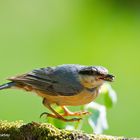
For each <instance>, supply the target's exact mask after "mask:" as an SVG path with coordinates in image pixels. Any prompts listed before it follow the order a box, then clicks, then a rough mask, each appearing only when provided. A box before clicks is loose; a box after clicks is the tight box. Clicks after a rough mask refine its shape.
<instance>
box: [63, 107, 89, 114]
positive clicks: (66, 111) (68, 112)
mask: <svg viewBox="0 0 140 140" xmlns="http://www.w3.org/2000/svg"><path fill="white" fill-rule="evenodd" d="M61 108H62V109H63V111H64V114H62V116H82V115H88V114H90V112H88V111H79V112H71V111H70V110H68V108H67V107H66V106H61Z"/></svg>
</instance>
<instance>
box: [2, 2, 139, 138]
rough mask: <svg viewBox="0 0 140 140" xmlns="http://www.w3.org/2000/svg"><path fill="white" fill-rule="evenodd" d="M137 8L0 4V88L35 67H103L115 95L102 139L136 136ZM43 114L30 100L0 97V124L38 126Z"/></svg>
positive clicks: (19, 94)
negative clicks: (110, 75) (15, 122)
mask: <svg viewBox="0 0 140 140" xmlns="http://www.w3.org/2000/svg"><path fill="white" fill-rule="evenodd" d="M139 7H140V4H139V1H136V0H134V1H129V0H124V1H121V0H118V1H117V0H112V1H111V0H106V1H105V0H59V1H57V0H12V1H11V0H1V1H0V83H4V82H6V80H5V79H6V78H8V77H10V76H13V75H17V74H21V73H24V72H28V71H30V70H32V69H34V68H39V67H46V66H54V65H59V64H65V63H79V64H85V65H102V66H105V67H107V68H108V69H109V70H110V72H111V73H113V74H114V75H116V80H115V82H114V83H112V86H113V88H114V89H115V90H116V92H117V93H118V103H117V104H116V106H114V108H113V109H111V110H108V112H107V113H108V114H107V117H108V121H109V129H108V130H107V131H105V134H111V135H124V136H131V137H134V136H135V137H136V136H140V125H139V124H140V109H139V106H140V88H139V84H140V62H139V61H140V10H139ZM97 100H98V99H97ZM97 100H96V101H97ZM45 110H46V108H45V107H44V106H43V105H42V104H41V98H39V97H37V96H35V95H34V94H30V93H27V92H24V91H19V90H3V91H0V119H2V120H9V121H13V120H24V121H25V122H30V121H41V119H40V118H39V115H40V114H41V113H42V112H43V111H45ZM87 127H88V126H87Z"/></svg>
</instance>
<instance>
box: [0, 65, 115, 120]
mask: <svg viewBox="0 0 140 140" xmlns="http://www.w3.org/2000/svg"><path fill="white" fill-rule="evenodd" d="M113 79H114V76H113V75H110V74H108V70H107V69H106V68H104V67H102V66H83V65H78V64H66V65H60V66H56V67H47V68H40V69H35V70H33V71H31V72H29V73H26V74H22V75H19V76H15V77H11V78H9V79H8V80H10V81H11V82H9V83H7V84H4V85H1V86H0V90H2V89H7V88H13V87H14V88H18V89H23V90H25V91H31V92H35V93H36V94H37V95H39V96H41V97H42V98H43V105H44V106H46V107H47V108H48V109H49V110H50V111H51V112H52V114H50V113H47V112H44V113H42V114H41V116H42V115H47V116H48V117H53V118H57V119H60V120H63V121H66V122H67V121H79V120H80V119H81V118H72V119H66V118H65V117H64V116H81V115H86V114H89V112H86V111H80V112H71V111H69V110H68V109H67V108H66V106H79V105H84V104H88V103H90V102H92V101H93V100H94V99H95V98H96V97H97V96H98V94H99V92H100V91H99V89H100V87H101V85H103V83H104V82H105V81H110V82H112V81H113ZM52 104H56V105H58V106H61V108H62V109H63V111H64V113H63V114H59V113H58V112H56V111H55V110H54V109H53V108H52V107H51V105H52Z"/></svg>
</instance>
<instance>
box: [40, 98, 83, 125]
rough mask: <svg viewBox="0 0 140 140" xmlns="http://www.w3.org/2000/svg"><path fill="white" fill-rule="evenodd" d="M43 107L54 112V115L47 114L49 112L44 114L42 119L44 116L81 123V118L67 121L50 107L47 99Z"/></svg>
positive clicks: (44, 100)
mask: <svg viewBox="0 0 140 140" xmlns="http://www.w3.org/2000/svg"><path fill="white" fill-rule="evenodd" d="M43 105H45V106H46V107H47V108H48V109H49V110H50V111H51V112H53V114H50V113H47V112H43V113H42V114H41V115H40V117H42V116H43V115H47V117H52V118H56V119H60V120H62V121H65V122H73V121H80V120H81V118H72V119H65V118H64V117H63V116H62V115H60V114H59V113H57V112H56V111H55V110H54V109H53V108H52V107H51V106H50V104H49V103H48V102H47V100H46V99H45V98H44V99H43Z"/></svg>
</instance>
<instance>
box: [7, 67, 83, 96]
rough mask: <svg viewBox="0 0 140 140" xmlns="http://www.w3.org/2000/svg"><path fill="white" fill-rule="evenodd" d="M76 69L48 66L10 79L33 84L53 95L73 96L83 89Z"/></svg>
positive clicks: (34, 86) (36, 87)
mask: <svg viewBox="0 0 140 140" xmlns="http://www.w3.org/2000/svg"><path fill="white" fill-rule="evenodd" d="M76 70H77V69H76V68H75V67H73V66H61V67H52V68H51V67H47V68H41V69H36V70H33V71H32V72H30V73H27V74H24V75H20V76H16V77H14V78H10V79H9V80H11V81H15V82H17V83H18V82H19V83H21V84H25V85H29V86H32V88H34V89H37V90H40V91H43V93H46V94H49V95H52V96H57V95H60V96H72V95H76V94H78V93H79V92H80V91H81V90H82V89H83V87H82V85H81V84H80V82H79V81H78V77H77V74H76Z"/></svg>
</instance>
